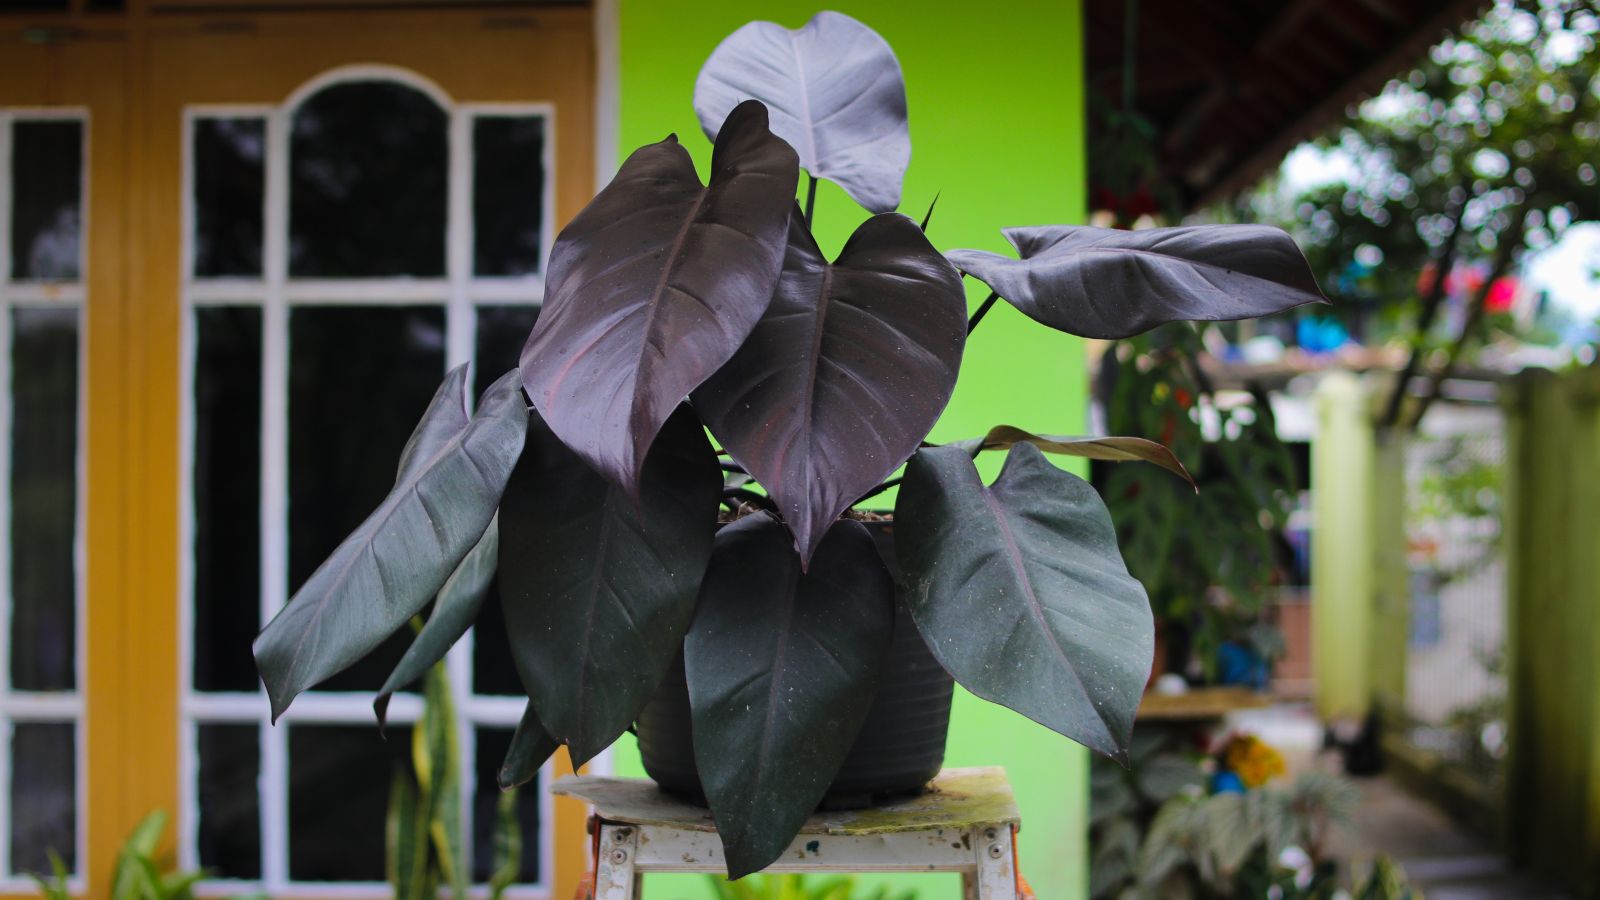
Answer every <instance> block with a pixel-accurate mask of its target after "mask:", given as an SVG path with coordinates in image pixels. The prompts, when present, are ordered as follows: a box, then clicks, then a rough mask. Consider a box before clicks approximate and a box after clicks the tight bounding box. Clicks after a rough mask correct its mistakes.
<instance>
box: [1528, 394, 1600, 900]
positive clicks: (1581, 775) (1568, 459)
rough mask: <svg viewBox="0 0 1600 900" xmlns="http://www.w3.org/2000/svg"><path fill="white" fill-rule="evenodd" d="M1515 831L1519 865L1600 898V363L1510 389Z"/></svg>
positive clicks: (1586, 896) (1589, 895) (1580, 895)
mask: <svg viewBox="0 0 1600 900" xmlns="http://www.w3.org/2000/svg"><path fill="white" fill-rule="evenodd" d="M1508 393H1509V397H1508V403H1507V404H1506V412H1507V424H1508V428H1509V435H1508V436H1509V441H1508V445H1507V451H1508V452H1507V472H1506V474H1507V478H1506V494H1507V499H1508V504H1507V512H1506V516H1505V529H1506V533H1505V542H1506V544H1505V546H1506V563H1507V575H1506V578H1507V593H1506V601H1507V612H1508V616H1509V636H1508V637H1509V640H1508V644H1509V650H1510V652H1509V662H1510V669H1509V678H1508V682H1509V684H1508V687H1509V691H1510V753H1511V755H1510V759H1509V760H1508V767H1507V771H1508V789H1509V790H1508V795H1509V796H1508V799H1509V803H1510V810H1511V814H1510V822H1509V827H1508V828H1507V833H1508V834H1509V836H1510V838H1511V842H1512V846H1513V851H1514V852H1515V854H1516V856H1517V857H1518V859H1519V861H1520V862H1522V863H1525V864H1530V865H1532V866H1533V867H1535V868H1536V869H1539V870H1541V871H1543V872H1545V873H1547V874H1549V875H1553V876H1555V877H1556V878H1558V879H1560V880H1561V881H1563V882H1565V883H1566V885H1567V886H1568V887H1570V888H1572V889H1573V890H1575V891H1576V892H1577V896H1579V897H1585V898H1593V897H1600V371H1597V370H1594V369H1588V370H1579V371H1577V372H1574V373H1572V374H1569V375H1562V376H1558V375H1555V374H1553V373H1550V372H1544V371H1529V372H1526V373H1524V374H1523V375H1522V376H1520V377H1519V378H1518V379H1517V380H1516V382H1515V383H1514V384H1513V385H1512V387H1511V390H1510V391H1509V392H1508Z"/></svg>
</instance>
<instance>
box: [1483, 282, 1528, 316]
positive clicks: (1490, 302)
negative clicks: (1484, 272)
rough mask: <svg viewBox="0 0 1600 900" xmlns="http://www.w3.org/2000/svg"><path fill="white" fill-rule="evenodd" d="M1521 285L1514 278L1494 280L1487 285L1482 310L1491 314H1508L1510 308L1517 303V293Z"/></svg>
mask: <svg viewBox="0 0 1600 900" xmlns="http://www.w3.org/2000/svg"><path fill="white" fill-rule="evenodd" d="M1520 287H1521V285H1520V284H1518V283H1517V279H1516V278H1515V277H1514V276H1511V275H1507V276H1506V277H1504V278H1497V279H1495V282H1494V284H1491V285H1489V294H1488V296H1486V297H1484V298H1483V308H1484V309H1485V310H1487V311H1489V312H1492V313H1504V312H1510V311H1511V307H1512V306H1513V305H1515V304H1516V302H1517V291H1518V288H1520Z"/></svg>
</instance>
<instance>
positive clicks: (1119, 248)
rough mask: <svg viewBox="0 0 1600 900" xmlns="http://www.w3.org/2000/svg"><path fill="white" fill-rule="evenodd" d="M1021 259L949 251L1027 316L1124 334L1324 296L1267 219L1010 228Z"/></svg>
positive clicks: (1257, 312) (1093, 332)
mask: <svg viewBox="0 0 1600 900" xmlns="http://www.w3.org/2000/svg"><path fill="white" fill-rule="evenodd" d="M1003 233H1004V234H1005V236H1006V239H1007V240H1009V241H1010V242H1011V245H1012V246H1013V247H1015V248H1017V255H1018V256H1019V257H1021V258H1020V259H1011V258H1010V257H1007V256H1001V255H1000V254H997V253H989V252H987V251H983V250H952V251H950V253H948V254H947V255H948V256H949V257H950V261H951V262H953V263H955V264H956V266H957V267H959V268H960V269H961V270H962V271H963V272H966V273H968V274H969V275H972V276H973V277H975V278H977V279H978V280H980V281H982V282H983V283H985V284H987V285H988V286H989V287H990V288H992V289H993V290H994V292H995V293H997V294H999V295H1000V296H1001V297H1003V298H1004V299H1005V300H1006V301H1007V302H1009V303H1010V304H1011V305H1012V306H1015V307H1016V308H1017V309H1019V310H1022V312H1024V313H1026V314H1027V315H1028V316H1030V317H1031V318H1033V319H1035V320H1037V321H1039V322H1041V323H1043V324H1045V325H1048V326H1050V327H1051V328H1055V329H1057V330H1059V331H1065V332H1067V333H1069V334H1076V335H1081V336H1083V337H1088V338H1106V339H1111V338H1125V337H1131V336H1133V335H1136V334H1139V333H1141V332H1145V331H1149V330H1150V329H1152V328H1154V327H1156V326H1157V325H1162V324H1165V323H1167V322H1176V321H1183V320H1187V321H1197V322H1220V321H1229V320H1233V319H1249V318H1254V317H1256V316H1265V315H1271V314H1272V313H1277V312H1283V311H1284V310H1286V309H1293V308H1294V307H1296V306H1303V305H1305V304H1307V303H1326V302H1327V298H1325V297H1323V296H1322V291H1321V290H1320V289H1319V288H1318V287H1317V280H1316V278H1315V277H1313V276H1312V274H1311V266H1310V264H1309V263H1307V262H1306V258H1305V255H1304V254H1303V253H1301V252H1300V248H1299V247H1297V246H1295V243H1294V240H1293V239H1292V238H1290V237H1289V235H1288V234H1286V233H1285V232H1283V231H1282V230H1280V229H1277V228H1272V227H1269V226H1266V225H1185V226H1180V227H1176V228H1147V229H1144V230H1142V231H1123V230H1121V229H1116V228H1091V227H1088V226H1078V225H1044V226H1039V227H1032V228H1007V229H1004V232H1003Z"/></svg>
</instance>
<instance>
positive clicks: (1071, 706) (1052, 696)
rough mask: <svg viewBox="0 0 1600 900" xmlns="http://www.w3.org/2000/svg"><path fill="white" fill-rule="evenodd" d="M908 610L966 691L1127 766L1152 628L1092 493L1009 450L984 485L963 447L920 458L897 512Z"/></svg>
mask: <svg viewBox="0 0 1600 900" xmlns="http://www.w3.org/2000/svg"><path fill="white" fill-rule="evenodd" d="M895 554H896V556H897V557H898V559H899V562H900V569H901V572H902V576H903V579H904V580H903V583H904V584H905V585H906V588H907V591H906V603H907V605H908V606H909V607H910V609H911V615H912V618H913V619H915V620H916V623H917V628H918V629H919V630H920V631H921V632H922V634H923V637H925V638H927V640H928V646H929V648H930V649H932V650H933V653H934V655H935V656H937V657H938V658H939V661H940V662H941V663H943V664H944V667H945V669H946V670H948V671H949V672H950V674H951V675H954V676H955V679H956V681H959V682H960V683H961V684H962V685H963V686H965V687H966V688H967V689H968V690H970V691H972V692H973V693H974V694H977V695H978V696H979V697H982V698H984V699H985V700H992V701H994V702H995V703H999V704H1001V705H1003V706H1008V707H1010V708H1012V709H1014V710H1016V711H1017V712H1020V713H1022V714H1023V715H1025V716H1027V717H1028V718H1030V719H1033V720H1034V721H1036V722H1038V723H1040V724H1041V725H1044V726H1046V727H1048V728H1052V729H1054V730H1056V731H1058V732H1060V733H1062V734H1064V735H1066V736H1067V737H1069V738H1072V739H1073V740H1075V741H1078V742H1079V743H1082V744H1085V745H1087V746H1089V747H1090V748H1092V749H1095V750H1098V751H1100V752H1102V753H1107V754H1111V755H1113V756H1116V757H1118V758H1119V759H1121V758H1124V757H1125V749H1126V747H1127V744H1128V736H1129V734H1130V733H1131V732H1132V730H1133V714H1134V711H1135V710H1136V709H1137V708H1138V706H1139V696H1140V693H1141V692H1142V691H1143V689H1144V684H1145V680H1146V678H1147V677H1148V675H1149V673H1150V661H1151V656H1152V654H1153V652H1154V644H1155V633H1154V624H1153V621H1152V619H1151V616H1150V602H1149V600H1148V599H1147V598H1146V597H1145V592H1144V588H1143V587H1141V586H1140V585H1139V582H1138V581H1135V580H1134V578H1133V576H1131V575H1129V574H1128V569H1127V566H1125V565H1124V564H1123V562H1122V554H1121V553H1119V552H1118V550H1117V537H1116V532H1115V530H1114V529H1113V528H1112V525H1111V516H1110V514H1109V513H1107V512H1106V508H1105V504H1103V503H1102V502H1101V501H1100V497H1099V495H1098V494H1096V493H1095V491H1094V488H1092V487H1090V486H1089V483H1088V482H1086V481H1084V480H1083V479H1081V478H1079V477H1077V476H1076V475H1073V474H1071V473H1070V472H1065V471H1063V470H1061V469H1058V468H1056V467H1055V466H1054V465H1051V463H1050V461H1049V460H1048V459H1046V458H1045V456H1044V453H1043V452H1042V451H1040V450H1039V448H1037V447H1035V446H1033V445H1032V444H1028V443H1021V444H1017V445H1015V446H1013V447H1012V448H1011V451H1010V452H1009V453H1008V454H1007V456H1006V462H1005V466H1004V467H1003V468H1002V469H1001V471H1000V476H999V478H997V479H996V480H995V482H994V484H993V485H992V486H987V487H986V486H985V485H984V483H983V481H982V480H981V479H979V477H978V470H977V469H976V468H974V467H973V464H972V457H970V456H969V455H967V453H966V452H964V451H963V450H962V449H961V448H960V447H931V448H928V449H925V450H919V451H917V455H916V456H913V457H912V458H911V462H910V463H909V464H908V465H907V466H906V476H905V482H904V483H903V484H902V485H901V486H900V497H899V500H898V502H897V503H896V505H895Z"/></svg>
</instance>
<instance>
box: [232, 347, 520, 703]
mask: <svg viewBox="0 0 1600 900" xmlns="http://www.w3.org/2000/svg"><path fill="white" fill-rule="evenodd" d="M519 381H520V379H519V378H518V377H517V373H516V372H508V373H506V374H505V375H504V376H503V377H501V378H500V380H498V381H496V382H495V383H494V384H493V385H491V386H490V387H489V390H488V391H486V392H485V393H484V396H483V400H482V402H481V403H480V404H479V406H478V412H477V414H476V415H475V416H473V417H472V419H471V420H470V421H469V420H468V419H467V418H466V413H465V412H464V410H465V408H466V395H465V391H466V385H467V375H466V367H465V366H462V367H461V368H458V369H456V370H454V371H453V372H451V373H450V375H449V376H448V377H447V378H446V379H445V382H444V384H443V385H441V386H440V388H439V392H438V394H437V395H435V397H434V399H433V403H432V404H431V405H430V406H429V407H428V410H427V412H426V413H424V414H423V418H422V422H421V424H419V425H418V426H417V429H416V432H415V433H414V434H413V435H412V437H411V441H410V442H409V443H408V444H407V445H406V449H405V454H404V456H403V458H402V460H401V462H400V477H399V479H398V480H397V481H396V482H395V486H394V490H393V491H391V492H390V493H389V496H387V497H385V498H384V500H383V503H381V504H380V505H379V506H378V508H377V509H376V510H374V511H373V513H372V515H370V516H368V517H367V519H366V521H364V522H362V523H361V525H360V526H359V527H358V528H356V530H355V531H353V532H351V534H350V536H349V537H347V538H345V539H344V542H343V543H341V544H340V545H339V546H338V548H336V549H335V550H334V551H333V554H332V555H331V556H329V557H328V559H327V561H325V562H324V563H323V564H322V565H321V566H318V567H317V570H316V571H315V572H313V573H311V577H310V578H308V579H306V583H305V584H303V585H301V587H300V590H298V591H296V592H295V595H294V596H293V597H291V598H290V599H289V604H288V605H287V606H285V607H284V608H283V610H282V611H281V612H279V613H278V614H277V615H276V616H274V617H273V619H272V621H271V622H269V623H267V627H266V628H264V629H262V631H261V634H260V635H258V636H257V637H256V640H255V644H254V648H253V649H254V650H255V657H256V666H257V667H258V668H259V669H260V670H261V679H262V681H263V682H265V684H266V688H267V696H268V698H269V699H270V700H271V704H272V718H273V719H274V720H276V719H277V718H278V716H280V715H282V714H283V711H284V710H285V709H287V708H288V706H289V703H290V702H291V701H292V700H294V698H295V696H296V695H298V694H299V693H300V692H301V691H303V690H305V689H306V688H309V687H311V686H312V685H314V684H317V683H319V682H321V681H323V680H324V679H326V678H328V677H329V676H330V675H333V674H335V673H337V672H339V671H341V670H343V669H344V668H345V667H346V666H348V665H350V664H351V663H353V662H355V661H356V660H358V659H360V658H361V657H363V656H365V655H367V653H369V652H371V651H372V650H373V649H374V648H375V647H377V646H378V645H379V644H381V643H383V640H384V638H387V637H388V636H389V635H391V634H393V633H394V632H395V630H397V629H398V628H400V626H402V625H404V624H405V623H406V620H407V619H409V618H411V617H412V616H413V615H415V614H416V613H417V612H418V611H419V610H421V609H422V607H423V606H424V605H425V604H426V603H427V602H428V601H429V600H430V599H432V598H433V597H434V596H435V595H436V594H438V592H439V589H440V588H442V587H443V586H444V583H445V579H447V578H448V577H449V576H450V574H451V573H452V572H454V571H455V570H456V566H457V564H459V563H460V562H461V560H462V559H463V558H464V557H466V555H467V553H468V552H469V551H471V550H472V548H473V546H474V545H476V544H477V543H478V541H479V539H480V538H482V537H483V533H484V531H485V530H486V529H487V528H488V527H489V522H490V520H492V519H493V518H494V512H495V507H496V505H498V504H499V502H500V494H501V492H502V491H503V490H504V489H505V485H506V479H507V478H509V477H510V476H511V469H512V466H514V465H515V464H516V461H517V457H518V456H519V455H520V454H521V453H522V442H523V439H524V437H525V436H526V434H527V430H528V410H527V407H526V406H525V405H524V404H523V400H522V389H521V388H520V387H519V386H518V382H519ZM441 421H443V422H446V423H449V424H448V425H447V426H445V425H441V424H440V423H441Z"/></svg>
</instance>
